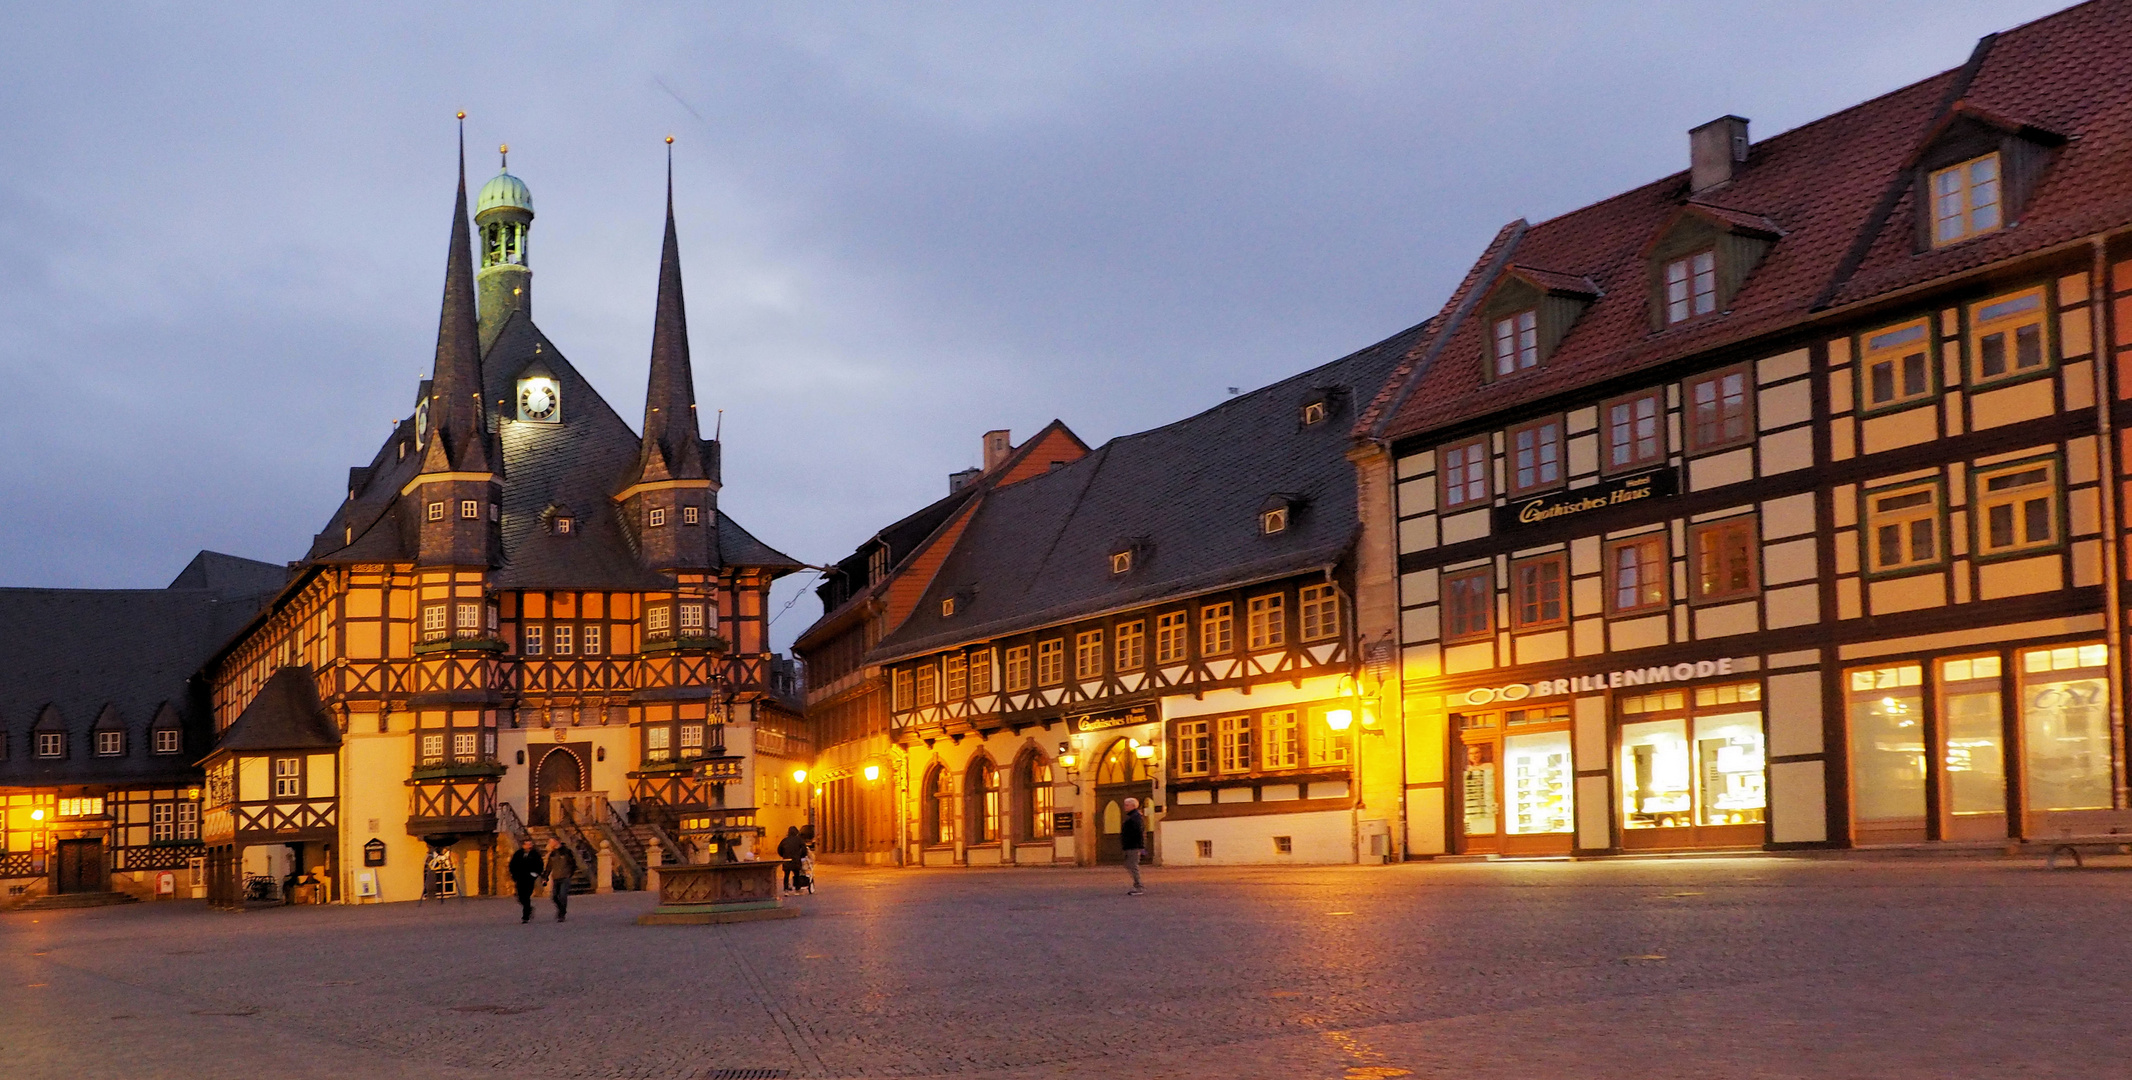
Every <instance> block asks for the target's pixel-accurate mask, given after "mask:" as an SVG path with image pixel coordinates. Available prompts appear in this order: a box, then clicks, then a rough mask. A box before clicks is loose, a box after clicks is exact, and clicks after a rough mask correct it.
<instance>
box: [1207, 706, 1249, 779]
mask: <svg viewBox="0 0 2132 1080" xmlns="http://www.w3.org/2000/svg"><path fill="white" fill-rule="evenodd" d="M1214 726H1215V763H1216V765H1217V766H1218V767H1219V768H1220V769H1221V771H1222V772H1225V773H1243V772H1250V771H1251V768H1252V764H1253V761H1254V759H1253V757H1252V754H1251V717H1250V716H1249V715H1245V716H1224V717H1222V718H1221V719H1220V720H1218V721H1216V722H1215V725H1214Z"/></svg>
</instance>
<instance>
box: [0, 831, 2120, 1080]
mask: <svg viewBox="0 0 2132 1080" xmlns="http://www.w3.org/2000/svg"><path fill="white" fill-rule="evenodd" d="M1149 885H1150V889H1149V893H1148V895H1146V896H1144V897H1138V898H1128V897H1126V896H1124V895H1122V894H1123V891H1124V888H1123V884H1122V874H1120V873H1118V872H1116V871H1115V870H1101V871H1099V870H1061V871H1000V872H971V871H945V872H913V871H881V870H854V869H846V868H836V867H830V868H825V873H824V874H823V875H822V883H821V891H820V892H819V893H818V894H816V895H814V896H811V897H801V898H799V899H798V900H797V903H798V904H799V905H801V906H802V907H803V908H805V915H804V916H803V917H801V918H798V919H792V920H783V921H776V922H767V923H752V924H740V925H731V926H701V927H697V926H689V927H640V926H637V925H635V924H634V923H633V922H632V920H633V919H634V917H635V916H636V915H637V914H639V913H641V912H642V911H644V910H646V909H647V908H649V907H650V906H651V897H649V896H648V895H646V894H643V893H621V894H613V895H603V896H592V897H579V898H575V899H574V900H573V902H572V908H573V914H572V917H571V920H570V921H569V922H568V923H566V924H562V925H557V924H555V923H554V922H552V921H551V920H550V919H549V918H547V917H545V916H547V911H546V910H545V906H544V907H543V911H542V914H543V916H544V917H543V918H541V919H540V920H538V921H536V922H535V923H533V924H532V925H527V926H521V925H519V923H518V920H517V918H516V910H515V907H514V906H513V905H512V904H511V903H510V902H509V901H508V900H494V899H482V900H470V901H461V902H456V903H451V904H446V905H434V904H432V905H413V904H395V905H389V906H377V907H358V908H342V907H327V908H287V909H272V910H265V911H255V912H250V913H246V914H242V915H230V914H220V913H214V912H210V911H208V910H206V909H205V907H204V905H199V904H183V905H161V906H156V905H136V906H128V907H121V908H106V909H97V910H88V911H59V912H42V913H35V914H30V913H19V914H13V915H6V916H0V958H4V959H0V1002H4V1004H0V1049H4V1052H5V1054H6V1055H7V1059H8V1060H9V1061H10V1062H11V1068H10V1070H9V1075H10V1076H11V1077H13V1078H15V1080H31V1078H44V1077H53V1078H60V1077H65V1078H70V1080H71V1078H81V1077H164V1076H170V1077H180V1076H182V1077H257V1076H274V1077H278V1078H306V1077H344V1076H363V1077H366V1078H394V1077H490V1076H505V1075H510V1076H532V1077H645V1078H681V1077H718V1076H726V1077H743V1076H780V1075H782V1076H788V1077H794V1078H797V1077H816V1076H835V1077H875V1076H879V1077H891V1076H894V1077H921V1076H951V1075H952V1076H987V1077H994V1076H996V1077H1182V1076H1221V1077H1264V1078H1269V1080H1271V1078H1280V1080H1295V1078H1315V1077H1332V1078H1364V1077H1391V1076H1399V1075H1413V1076H1447V1077H1449V1076H1456V1077H1506V1078H1507V1077H1519V1078H1545V1077H1650V1078H1669V1077H1679V1078H1684V1080H1685V1078H1690V1077H1694V1078H1702V1077H1712V1076H1723V1077H1728V1078H1738V1077H1877V1078H1888V1077H1949V1076H1991V1077H1998V1076H2014V1075H2019V1076H2105V1075H2119V1076H2121V1075H2127V1074H2128V1072H2132V1065H2128V1064H2127V1054H2128V1053H2132V1038H2128V1037H2127V1035H2126V1029H2125V1025H2124V1024H2123V1023H2122V1020H2121V1017H2120V1016H2119V1013H2120V1011H2121V1005H2122V1003H2123V1002H2124V1001H2125V1000H2126V998H2127V992H2128V990H2132V985H2128V984H2132V977H2128V972H2132V945H2128V943H2127V935H2126V933H2125V926H2126V922H2127V916H2128V914H2132V873H2127V872H2126V870H2125V869H2124V868H2113V867H2092V866H2091V867H2090V868H2089V869H2086V870H2080V871H2046V870H2043V869H2041V868H2040V867H2039V866H2038V865H2036V864H2034V863H2025V862H2002V861H1997V860H1975V861H1964V862H1924V861H1907V860H1906V861H1869V860H1860V859H1842V860H1837V859H1827V860H1794V859H1777V858H1758V859H1693V860H1666V861H1659V860H1653V861H1636V862H1612V863H1525V864H1493V865H1471V864H1469V865H1439V866H1430V865H1408V866H1398V867H1391V868H1373V869H1363V868H1353V867H1343V868H1325V869H1267V870H1219V871H1215V870H1170V869H1162V868H1157V869H1155V870H1154V871H1152V872H1151V873H1150V878H1149ZM746 1070H765V1071H761V1072H748V1071H746ZM778 1070H782V1072H779V1071H778Z"/></svg>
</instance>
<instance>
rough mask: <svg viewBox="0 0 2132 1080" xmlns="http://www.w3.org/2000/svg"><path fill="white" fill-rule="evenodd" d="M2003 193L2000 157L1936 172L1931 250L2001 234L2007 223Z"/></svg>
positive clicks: (1976, 159) (1987, 157)
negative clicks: (1989, 233) (2000, 231)
mask: <svg viewBox="0 0 2132 1080" xmlns="http://www.w3.org/2000/svg"><path fill="white" fill-rule="evenodd" d="M2001 190H2002V188H2001V185H2000V183H1999V155H1998V154H1997V153H1990V154H1985V155H1984V156H1983V157H1979V158H1972V159H1971V160H1968V161H1964V162H1962V163H1960V164H1958V165H1951V166H1949V167H1947V168H1944V169H1939V170H1937V171H1935V172H1933V174H1932V246H1934V247H1944V246H1946V245H1948V244H1954V243H1959V242H1961V241H1963V240H1967V239H1969V238H1970V237H1972V236H1981V235H1983V234H1984V233H1988V232H1996V231H1998V228H1999V226H2000V224H2001V223H2002V222H2003V221H2004V215H2002V214H2001V213H2000V208H2001V201H2002V200H2001V198H2000V192H2001Z"/></svg>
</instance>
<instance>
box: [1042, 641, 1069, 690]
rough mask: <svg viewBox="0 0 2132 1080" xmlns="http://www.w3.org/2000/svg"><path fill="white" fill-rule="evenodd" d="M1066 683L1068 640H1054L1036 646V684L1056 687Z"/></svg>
mask: <svg viewBox="0 0 2132 1080" xmlns="http://www.w3.org/2000/svg"><path fill="white" fill-rule="evenodd" d="M1065 681H1066V639H1065V638H1052V639H1051V640H1050V641H1039V642H1037V644H1036V684H1037V685H1038V686H1056V685H1058V684H1059V683H1062V682H1065Z"/></svg>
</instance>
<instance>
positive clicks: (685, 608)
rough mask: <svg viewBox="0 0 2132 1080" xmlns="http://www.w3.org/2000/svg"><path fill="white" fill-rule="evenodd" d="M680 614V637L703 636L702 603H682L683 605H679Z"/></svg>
mask: <svg viewBox="0 0 2132 1080" xmlns="http://www.w3.org/2000/svg"><path fill="white" fill-rule="evenodd" d="M680 616H681V636H682V637H702V636H703V605H702V604H683V605H681V608H680Z"/></svg>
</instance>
